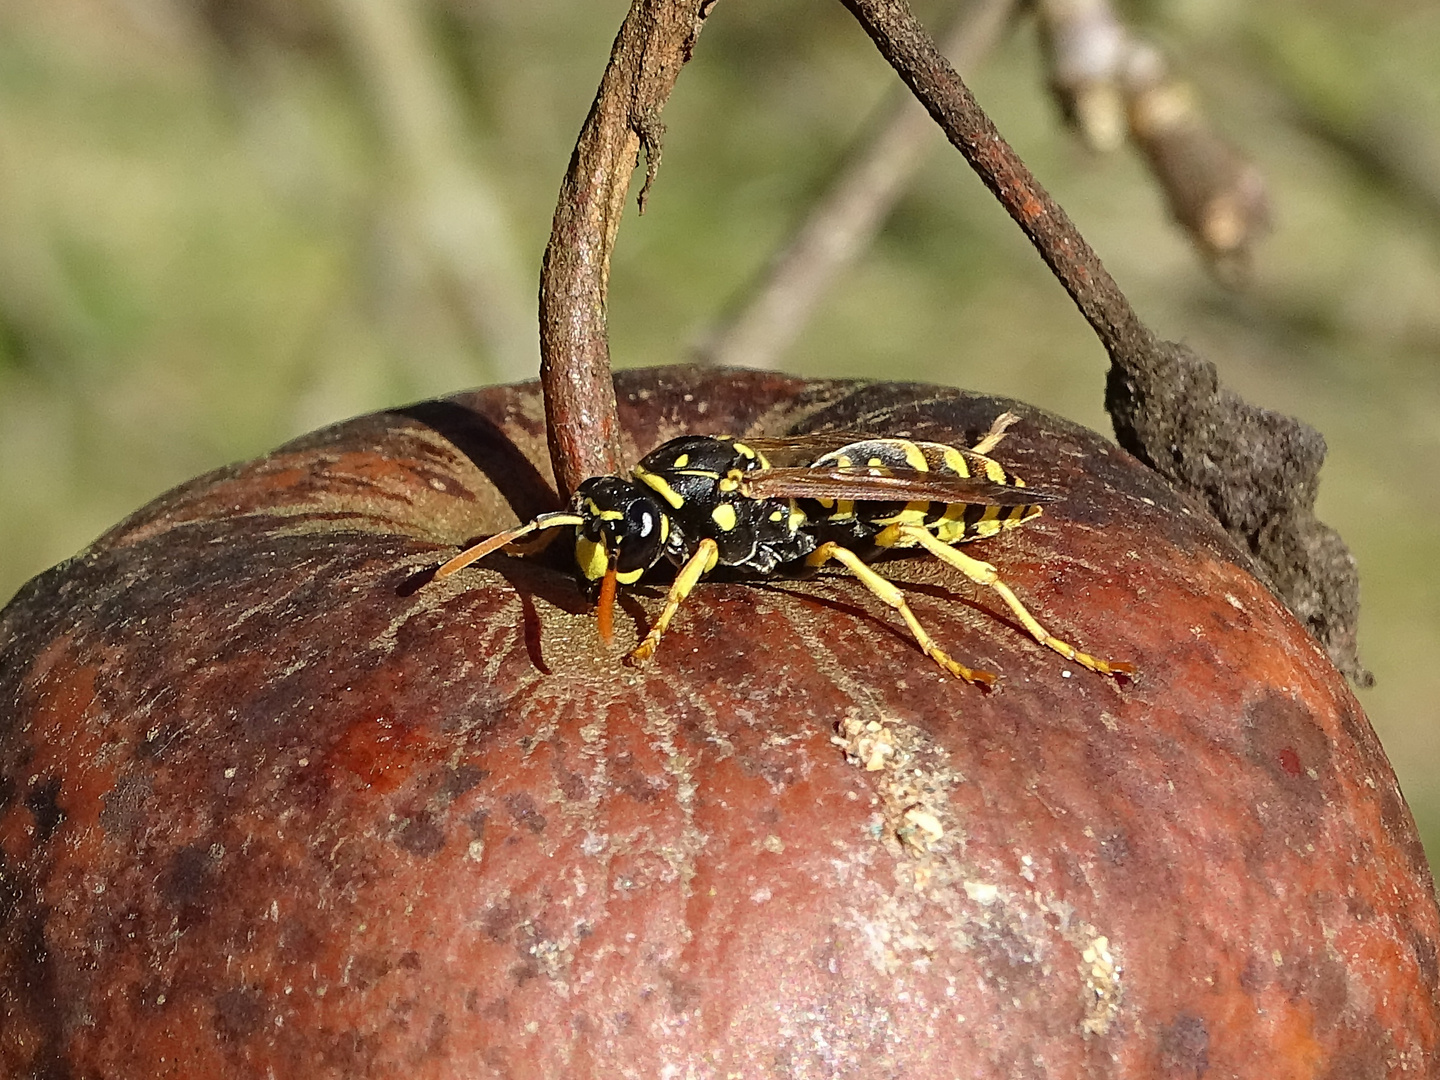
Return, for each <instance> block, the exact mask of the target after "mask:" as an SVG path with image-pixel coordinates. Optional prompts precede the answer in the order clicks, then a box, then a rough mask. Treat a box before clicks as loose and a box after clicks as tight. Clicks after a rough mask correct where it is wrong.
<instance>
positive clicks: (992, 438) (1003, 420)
mask: <svg viewBox="0 0 1440 1080" xmlns="http://www.w3.org/2000/svg"><path fill="white" fill-rule="evenodd" d="M1019 421H1020V417H1018V416H1016V415H1015V414H1014V413H1013V412H1003V413H1001V414H1000V415H999V416H997V417H996V418H995V422H994V423H993V424H991V425H990V430H989V431H987V432H986V433H985V435H984V437H982V438H981V440H980V441H979V442H977V443H976V444H975V445H974V446H972V447H970V452H971V453H972V454H988V453H990V451H991V450H994V449H995V447H996V446H997V445H999V442H1000V440H1001V439H1003V438H1004V437H1005V430H1006V429H1007V428H1008V427H1010V426H1011V425H1012V424H1016V423H1019Z"/></svg>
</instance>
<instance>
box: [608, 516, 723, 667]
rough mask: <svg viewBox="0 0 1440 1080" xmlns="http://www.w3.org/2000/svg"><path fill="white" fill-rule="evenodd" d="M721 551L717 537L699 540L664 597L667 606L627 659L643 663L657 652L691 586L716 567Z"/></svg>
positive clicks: (630, 662)
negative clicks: (666, 629) (657, 647)
mask: <svg viewBox="0 0 1440 1080" xmlns="http://www.w3.org/2000/svg"><path fill="white" fill-rule="evenodd" d="M719 554H720V548H719V546H718V545H717V544H716V543H715V541H714V540H711V539H710V538H709V537H708V536H707V537H706V538H705V539H704V540H701V541H700V543H699V545H697V546H696V548H695V554H694V555H692V556H690V559H689V561H688V562H686V563H685V565H684V566H682V567H681V568H680V573H678V574H676V575H675V583H674V584H673V585H671V586H670V595H669V596H667V597H666V598H665V607H664V609H663V610H662V611H661V612H660V617H659V618H658V619H656V620H655V625H654V626H652V627H651V628H650V632H649V633H648V634H646V635H645V640H644V641H642V642H640V644H639V645H637V646H636V647H635V651H634V652H632V653H631V654H630V655H629V656H627V657H626V658H625V660H626V663H629V664H643V663H644V662H645V661H646V660H649V659H650V657H652V656H654V655H655V647H656V646H657V645H659V644H660V637H661V635H663V634H664V633H665V628H666V627H667V626H669V625H670V620H671V619H673V618H674V617H675V612H677V611H679V610H680V605H681V604H682V603H684V602H685V598H686V597H687V596H689V595H690V590H691V589H693V588H695V583H696V582H698V581H699V580H700V579H701V578H702V577H704V576H705V575H706V574H708V573H709V572H710V571H711V570H713V569H715V561H716V559H717V558H718V557H719Z"/></svg>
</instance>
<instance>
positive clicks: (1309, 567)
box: [843, 0, 1370, 683]
mask: <svg viewBox="0 0 1440 1080" xmlns="http://www.w3.org/2000/svg"><path fill="white" fill-rule="evenodd" d="M843 2H844V4H845V6H846V7H847V8H849V9H850V11H851V13H852V14H854V16H855V17H856V19H858V20H859V22H860V24H861V26H862V27H864V29H865V32H866V33H867V34H868V35H869V36H870V38H871V40H872V41H874V43H875V45H876V47H877V48H878V49H879V50H880V53H881V55H882V56H884V57H885V59H886V60H887V61H888V62H889V63H890V65H891V66H892V67H893V68H894V69H895V70H896V72H897V73H898V74H899V75H900V77H901V78H902V79H903V80H904V81H905V83H906V85H908V86H909V87H910V89H911V90H912V91H913V92H914V94H915V96H916V97H917V98H919V99H920V101H921V102H922V103H923V104H924V105H925V107H926V109H927V110H929V112H930V115H931V116H932V117H934V119H935V121H936V123H938V124H939V125H940V126H941V128H942V129H943V130H944V131H945V134H946V136H947V137H948V138H949V139H950V141H951V142H952V143H953V144H954V145H955V147H956V149H958V150H959V151H960V153H961V154H962V155H964V157H965V159H966V161H968V162H969V163H970V165H971V167H972V168H974V169H975V171H976V172H977V173H979V175H980V178H981V180H982V181H984V183H985V186H986V187H988V188H989V189H990V190H991V191H992V192H993V193H994V194H995V196H996V198H998V199H999V200H1000V202H1001V204H1002V205H1003V206H1004V207H1005V209H1006V211H1007V212H1008V213H1009V214H1010V216H1011V217H1012V218H1014V219H1015V221H1016V223H1017V224H1019V226H1020V228H1021V229H1022V230H1023V231H1024V233H1025V235H1026V236H1028V237H1029V238H1030V241H1031V243H1033V244H1034V245H1035V248H1036V250H1037V251H1039V253H1040V256H1041V258H1042V259H1044V260H1045V263H1046V265H1048V266H1049V267H1050V269H1051V271H1052V272H1053V273H1054V274H1055V276H1056V277H1057V278H1059V279H1060V282H1061V284H1062V285H1064V286H1065V290H1066V291H1067V292H1068V293H1069V294H1070V296H1071V298H1072V299H1073V300H1074V301H1075V304H1076V306H1077V307H1079V309H1080V311H1081V313H1082V314H1083V315H1084V316H1085V318H1086V320H1087V321H1088V322H1089V323H1090V325H1091V326H1092V327H1093V328H1094V330H1095V332H1096V334H1097V335H1099V337H1100V340H1101V342H1102V343H1103V344H1104V345H1105V348H1106V351H1107V352H1109V354H1110V363H1111V367H1110V374H1109V379H1108V384H1107V386H1106V401H1105V404H1106V408H1107V409H1108V410H1109V412H1110V417H1111V420H1112V422H1113V423H1114V425H1115V434H1116V438H1117V439H1118V440H1119V441H1120V444H1121V445H1122V446H1124V447H1125V448H1126V449H1127V450H1129V451H1130V452H1131V453H1133V454H1135V455H1136V456H1137V457H1139V458H1140V459H1141V460H1143V461H1145V462H1146V463H1147V464H1149V465H1150V466H1151V467H1152V468H1154V469H1155V470H1156V471H1157V472H1159V473H1160V474H1161V475H1163V476H1165V477H1167V478H1168V479H1169V480H1171V481H1172V482H1173V483H1175V484H1176V485H1177V486H1179V487H1180V488H1181V489H1182V490H1184V491H1186V492H1188V493H1189V494H1191V495H1192V496H1193V497H1195V498H1197V499H1199V500H1201V501H1202V502H1203V503H1204V504H1205V505H1206V506H1208V507H1209V508H1210V510H1211V512H1212V513H1214V514H1215V516H1216V518H1217V519H1218V520H1219V521H1220V523H1221V524H1222V525H1223V526H1224V527H1225V528H1226V530H1228V531H1229V532H1230V534H1231V535H1232V536H1234V537H1235V538H1236V540H1238V541H1239V542H1240V543H1242V544H1243V545H1244V546H1245V547H1246V548H1247V549H1248V550H1249V551H1250V552H1251V553H1252V555H1254V557H1255V559H1256V561H1257V563H1258V564H1259V565H1260V567H1261V568H1263V571H1264V572H1265V573H1266V574H1268V575H1269V578H1270V581H1271V583H1272V587H1273V588H1274V589H1275V591H1276V593H1277V595H1279V596H1280V597H1281V598H1282V599H1283V600H1284V601H1285V602H1286V603H1287V604H1288V605H1289V607H1290V609H1291V610H1292V611H1293V612H1294V613H1295V615H1296V616H1297V617H1298V618H1299V619H1300V620H1301V621H1302V622H1303V623H1304V624H1305V625H1306V627H1307V628H1308V629H1309V630H1310V632H1311V633H1312V634H1313V635H1314V636H1315V638H1316V639H1317V640H1318V641H1320V642H1321V643H1322V644H1323V645H1324V646H1325V647H1326V649H1327V650H1328V651H1329V653H1330V657H1331V659H1332V660H1333V661H1334V662H1335V664H1336V666H1337V667H1339V668H1340V670H1341V671H1343V672H1345V674H1347V675H1348V676H1350V677H1351V678H1352V679H1355V680H1356V681H1357V682H1360V683H1367V682H1369V681H1370V676H1369V673H1368V672H1366V671H1365V670H1364V668H1363V667H1361V665H1360V661H1359V656H1358V654H1357V652H1356V644H1355V623H1356V620H1357V618H1358V615H1359V582H1358V580H1357V576H1356V573H1355V563H1354V559H1353V558H1352V557H1351V555H1350V552H1349V551H1348V550H1347V549H1346V547H1345V545H1344V543H1343V541H1341V539H1340V537H1339V536H1338V535H1337V534H1336V533H1335V531H1334V530H1333V529H1330V528H1329V527H1327V526H1326V525H1324V524H1323V523H1322V522H1320V521H1319V520H1317V519H1316V517H1315V513H1314V505H1315V495H1316V489H1317V486H1318V482H1319V472H1320V465H1321V463H1322V462H1323V461H1324V458H1325V441H1324V439H1323V438H1321V436H1320V434H1319V433H1318V432H1316V431H1314V430H1313V429H1312V428H1310V427H1308V426H1306V425H1305V424H1302V423H1300V422H1299V421H1298V420H1294V419H1292V418H1290V417H1287V416H1282V415H1280V414H1278V413H1273V412H1270V411H1268V410H1265V409H1257V408H1255V407H1254V406H1251V405H1248V404H1246V403H1245V402H1244V401H1243V400H1242V399H1241V398H1240V397H1239V396H1237V395H1236V394H1234V393H1233V392H1231V391H1229V390H1225V389H1223V388H1221V387H1220V385H1219V380H1218V378H1217V376H1216V373H1215V368H1214V365H1212V364H1210V363H1209V362H1208V361H1206V360H1205V359H1203V358H1202V357H1200V356H1198V355H1197V354H1196V353H1194V352H1193V351H1192V350H1190V349H1188V348H1187V347H1185V346H1184V345H1180V344H1176V343H1174V342H1168V341H1162V340H1160V339H1158V338H1157V337H1156V336H1155V335H1154V334H1153V333H1152V332H1151V331H1150V329H1149V328H1148V327H1147V326H1146V325H1145V324H1144V323H1143V322H1141V321H1140V318H1139V316H1137V315H1136V313H1135V311H1134V310H1133V309H1132V308H1131V306H1130V303H1129V301H1128V300H1126V298H1125V296H1124V294H1123V293H1121V291H1120V289H1119V286H1117V285H1116V284H1115V282H1114V280H1113V279H1112V278H1111V277H1110V275H1109V273H1107V272H1106V270H1105V268H1104V266H1102V265H1101V263H1100V260H1099V258H1098V257H1097V256H1096V255H1095V253H1094V252H1093V251H1092V250H1091V249H1090V246H1089V245H1088V244H1086V242H1085V240H1084V238H1083V237H1081V236H1080V234H1079V232H1078V231H1077V230H1076V228H1075V226H1074V225H1073V224H1072V223H1071V222H1070V219H1069V218H1068V217H1066V215H1065V212H1064V211H1063V210H1061V209H1060V207H1059V206H1058V205H1056V203H1055V201H1054V200H1053V199H1051V198H1050V196H1049V194H1048V193H1047V192H1046V191H1045V190H1044V188H1042V187H1041V186H1040V185H1039V184H1038V183H1037V182H1036V181H1035V178H1034V177H1033V176H1031V175H1030V172H1029V170H1028V169H1026V168H1025V166H1024V164H1023V163H1022V162H1021V161H1020V159H1019V158H1018V157H1017V156H1016V154H1015V152H1014V151H1013V150H1012V149H1011V148H1010V146H1009V145H1008V144H1007V143H1006V142H1005V140H1004V139H1002V138H1001V136H1000V133H999V132H998V131H996V130H995V127H994V125H993V124H991V123H990V120H989V118H988V117H987V116H986V115H985V113H984V111H983V110H981V108H980V107H979V105H978V104H976V102H975V99H974V98H973V97H972V96H971V94H970V91H969V90H968V89H967V88H966V86H965V84H964V83H963V82H962V81H961V79H960V76H959V75H957V74H956V73H955V70H954V68H952V67H951V66H950V64H949V63H948V62H947V61H946V60H945V58H944V57H943V56H942V55H941V54H940V51H939V49H938V48H937V47H936V45H935V42H934V41H933V40H932V39H931V38H930V36H929V35H928V34H927V33H926V32H925V30H924V28H923V27H922V26H921V25H920V24H919V22H918V21H916V19H915V17H914V15H913V14H912V13H911V11H910V8H909V6H908V4H906V3H905V2H904V0H843Z"/></svg>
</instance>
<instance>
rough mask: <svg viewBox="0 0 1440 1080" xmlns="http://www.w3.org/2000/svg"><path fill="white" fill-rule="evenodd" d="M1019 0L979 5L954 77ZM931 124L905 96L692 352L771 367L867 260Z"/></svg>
mask: <svg viewBox="0 0 1440 1080" xmlns="http://www.w3.org/2000/svg"><path fill="white" fill-rule="evenodd" d="M1016 6H1017V0H978V2H977V3H975V4H972V5H971V6H970V8H969V9H968V10H967V12H966V14H965V16H964V17H963V18H961V19H960V20H959V21H958V22H957V24H956V25H955V27H954V29H952V30H951V31H950V32H949V33H948V34H947V35H946V36H945V38H944V40H943V41H942V44H941V48H942V49H943V51H944V53H945V55H946V56H948V57H949V58H950V60H951V62H952V63H953V64H954V65H955V66H956V67H957V68H969V67H971V66H973V65H974V64H975V63H977V62H978V61H979V59H980V57H982V56H983V55H984V54H985V53H986V52H988V51H989V50H990V49H991V48H992V47H993V46H994V44H995V42H996V41H997V40H998V39H999V37H1000V32H1001V30H1002V28H1003V27H1004V25H1005V22H1006V21H1007V20H1008V19H1009V17H1010V14H1011V12H1013V11H1014V9H1015V7H1016ZM934 130H935V128H934V125H933V123H932V122H931V120H930V117H929V116H928V115H927V114H926V112H925V110H924V109H923V108H921V107H920V105H919V104H918V103H917V102H916V101H915V98H914V96H913V95H911V94H907V93H905V92H904V91H903V90H902V91H900V92H899V93H897V94H895V95H894V96H893V97H892V98H891V99H890V100H888V101H887V102H886V103H885V105H884V106H883V107H882V111H881V114H880V116H879V118H878V121H877V122H876V123H874V124H873V125H871V126H870V127H869V128H868V129H867V130H866V133H865V134H864V135H863V136H862V141H861V142H860V143H859V145H857V146H856V147H855V148H854V149H853V150H852V151H851V152H850V153H849V155H847V157H846V160H845V162H844V164H843V165H842V167H841V168H840V170H839V172H838V173H837V174H836V175H835V177H834V178H833V180H832V181H831V183H830V186H829V188H828V189H827V190H826V191H825V193H824V194H823V195H821V197H820V198H819V199H818V200H817V201H816V203H815V205H814V206H813V207H812V208H811V209H810V212H809V214H808V215H806V218H805V220H804V221H803V222H802V223H801V225H800V227H799V228H798V229H796V231H795V232H794V234H793V235H792V236H791V237H790V239H789V240H788V241H787V242H786V243H785V245H784V246H783V247H782V248H781V249H780V250H779V252H778V253H777V254H776V255H775V257H774V258H773V259H771V261H770V262H769V263H768V264H767V265H766V267H765V269H764V270H763V271H762V272H761V273H760V275H759V276H758V277H757V278H756V279H755V280H754V281H753V282H752V283H751V285H750V286H749V288H748V289H747V290H746V292H745V294H744V296H743V297H742V298H741V300H740V302H739V303H738V304H736V305H735V306H733V307H731V308H730V309H729V310H728V311H727V313H726V315H725V317H724V319H723V322H721V323H720V324H719V325H718V326H715V327H713V328H712V329H711V330H710V331H709V332H708V333H707V334H705V335H704V337H703V338H702V340H701V341H700V343H699V344H698V345H697V346H696V348H695V355H696V359H697V360H699V361H700V362H702V363H709V364H716V365H719V366H723V367H749V368H770V367H774V366H775V364H776V363H777V361H778V359H779V357H780V356H781V355H782V354H783V353H784V352H785V350H786V349H787V348H789V346H790V345H791V343H793V342H794V340H795V339H796V338H797V337H798V336H799V335H800V332H801V331H802V330H803V329H804V327H805V324H806V323H807V322H808V321H809V319H810V316H811V315H812V313H813V312H814V310H815V307H816V305H817V304H818V303H819V301H820V298H821V297H822V296H823V295H824V294H825V291H826V290H827V289H828V288H829V286H830V284H831V282H833V281H834V280H835V278H836V277H838V276H839V275H840V273H841V272H842V271H843V270H844V269H845V267H846V266H848V265H850V263H852V262H854V260H855V259H856V257H857V256H858V255H859V254H860V253H861V252H862V251H864V250H865V249H866V248H867V247H868V246H869V245H870V242H871V240H873V239H874V237H875V234H876V233H877V232H878V231H879V229H880V226H881V225H882V224H883V223H884V221H885V219H886V218H887V217H888V216H889V214H890V211H891V210H892V209H893V208H894V206H895V203H896V201H897V200H898V199H899V198H900V197H901V195H902V194H904V192H905V190H906V188H908V187H909V185H910V181H911V180H912V179H913V178H914V176H915V174H916V173H917V172H918V171H919V170H920V166H921V165H922V164H924V162H925V159H926V157H927V156H928V155H929V153H930V151H931V150H932V149H933V146H934V140H935V135H934Z"/></svg>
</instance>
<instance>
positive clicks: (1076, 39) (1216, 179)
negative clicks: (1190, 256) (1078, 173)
mask: <svg viewBox="0 0 1440 1080" xmlns="http://www.w3.org/2000/svg"><path fill="white" fill-rule="evenodd" d="M1035 14H1036V18H1037V20H1038V25H1039V30H1040V38H1041V42H1042V44H1043V45H1044V47H1045V59H1046V64H1047V65H1048V66H1049V68H1050V89H1051V92H1052V93H1053V94H1054V95H1055V98H1056V100H1057V101H1058V102H1059V104H1060V109H1061V112H1063V113H1064V115H1065V118H1066V120H1067V121H1068V122H1069V124H1070V126H1071V127H1073V128H1074V129H1075V130H1076V131H1078V132H1079V134H1080V135H1081V137H1082V138H1084V139H1085V141H1086V142H1087V143H1088V144H1089V145H1090V146H1091V147H1092V148H1094V149H1096V150H1102V151H1103V150H1114V149H1116V148H1117V147H1118V146H1119V145H1120V144H1121V143H1122V142H1123V141H1124V139H1125V135H1126V132H1127V130H1128V132H1129V135H1130V137H1131V138H1132V139H1133V140H1134V141H1135V144H1136V146H1138V147H1139V148H1140V151H1141V153H1143V154H1144V155H1145V159H1146V161H1147V162H1149V164H1150V169H1151V172H1152V173H1153V174H1154V176H1155V179H1156V181H1157V182H1158V183H1159V185H1160V187H1161V190H1163V191H1164V193H1165V199H1166V201H1167V202H1168V203H1169V205H1170V213H1171V215H1172V216H1173V217H1174V218H1175V220H1176V221H1178V222H1179V223H1180V225H1181V226H1183V227H1184V229H1185V230H1186V231H1187V232H1188V233H1189V234H1190V237H1191V239H1192V240H1194V242H1195V244H1196V245H1197V246H1198V247H1199V248H1200V250H1201V252H1202V253H1203V254H1204V255H1205V256H1206V258H1208V259H1209V260H1210V264H1211V266H1212V268H1213V269H1214V270H1215V271H1216V273H1217V274H1220V275H1222V276H1235V275H1237V274H1239V273H1241V272H1242V271H1243V270H1244V269H1245V268H1246V266H1247V264H1248V260H1249V253H1250V248H1251V246H1252V245H1253V244H1254V243H1255V241H1256V240H1258V239H1259V238H1260V237H1261V236H1263V235H1264V233H1265V232H1266V230H1267V229H1268V228H1269V224H1270V207H1269V199H1268V197H1267V195H1266V191H1265V181H1264V179H1263V178H1262V177H1261V175H1260V170H1259V169H1257V168H1256V167H1255V166H1254V165H1253V164H1252V163H1251V162H1250V161H1248V160H1247V159H1246V158H1245V156H1244V155H1243V154H1241V153H1240V151H1239V150H1237V149H1236V148H1235V147H1234V146H1232V145H1231V144H1230V143H1229V142H1228V141H1227V140H1226V139H1224V138H1223V137H1222V136H1221V135H1219V134H1218V133H1217V132H1216V131H1215V129H1214V127H1213V126H1211V124H1210V122H1209V121H1208V120H1207V119H1206V117H1205V115H1204V113H1203V112H1202V111H1201V109H1200V106H1199V105H1198V104H1197V102H1196V100H1195V94H1194V92H1193V91H1192V90H1191V89H1190V87H1189V86H1187V85H1186V84H1185V83H1184V82H1182V81H1181V80H1179V79H1177V78H1176V77H1175V76H1174V75H1173V74H1172V73H1171V71H1170V66H1169V64H1168V62H1167V61H1166V59H1165V57H1164V55H1163V54H1162V53H1161V52H1160V50H1159V49H1157V48H1155V47H1154V46H1153V45H1150V44H1147V43H1146V42H1143V41H1141V40H1140V39H1139V38H1138V37H1137V36H1136V35H1135V33H1134V32H1133V31H1131V30H1130V29H1129V28H1128V27H1127V26H1126V25H1125V24H1124V23H1123V22H1122V21H1121V20H1120V18H1119V16H1118V15H1117V14H1116V13H1115V10H1114V8H1113V7H1112V5H1111V2H1110V0H1038V2H1037V3H1036V4H1035Z"/></svg>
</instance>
